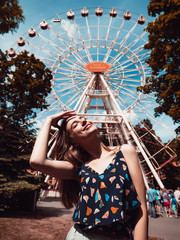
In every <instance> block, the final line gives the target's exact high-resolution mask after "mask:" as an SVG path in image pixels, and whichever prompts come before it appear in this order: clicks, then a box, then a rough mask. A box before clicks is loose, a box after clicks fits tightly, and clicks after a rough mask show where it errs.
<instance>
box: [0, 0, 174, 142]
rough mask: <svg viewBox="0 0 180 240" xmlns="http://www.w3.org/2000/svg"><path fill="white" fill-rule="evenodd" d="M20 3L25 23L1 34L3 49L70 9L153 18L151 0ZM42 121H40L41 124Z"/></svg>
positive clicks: (164, 135) (77, 0)
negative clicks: (117, 11) (98, 9)
mask: <svg viewBox="0 0 180 240" xmlns="http://www.w3.org/2000/svg"><path fill="white" fill-rule="evenodd" d="M19 4H20V5H21V6H22V9H23V14H24V16H25V21H24V23H21V24H20V26H19V29H18V30H17V32H15V33H13V34H11V33H8V34H4V35H1V36H0V49H2V50H3V51H6V50H9V48H10V47H12V46H13V45H14V44H15V43H16V40H17V39H18V38H19V36H22V35H23V34H24V33H25V32H27V31H28V30H29V29H30V28H31V27H32V26H35V25H37V24H39V23H40V22H41V21H42V20H43V19H48V18H50V17H52V16H54V15H56V14H60V13H62V12H67V11H69V10H70V9H82V8H84V7H87V8H90V7H95V8H96V7H98V6H100V7H101V8H102V9H103V7H108V8H112V7H115V8H118V9H123V10H129V11H130V12H135V13H138V14H139V15H140V14H142V15H143V16H144V17H145V18H146V20H147V19H149V20H150V19H151V18H150V17H149V16H148V14H147V6H148V4H149V0H124V1H123V0H111V1H109V0H53V1H52V0H30V1H29V0H20V1H19ZM151 20H152V19H151ZM166 122H167V124H168V125H169V126H171V128H172V129H175V126H174V125H173V123H172V120H171V119H168V120H166ZM40 125H41V122H40V121H39V126H40ZM159 135H161V136H162V138H164V141H166V140H168V139H167V136H166V135H167V134H166V133H165V131H164V129H159Z"/></svg>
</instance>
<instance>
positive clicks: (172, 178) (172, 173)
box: [160, 138, 180, 189]
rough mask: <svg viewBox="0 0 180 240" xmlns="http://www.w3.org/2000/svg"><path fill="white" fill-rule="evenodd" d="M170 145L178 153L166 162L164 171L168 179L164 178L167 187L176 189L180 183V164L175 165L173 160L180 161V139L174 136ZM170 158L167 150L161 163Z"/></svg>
mask: <svg viewBox="0 0 180 240" xmlns="http://www.w3.org/2000/svg"><path fill="white" fill-rule="evenodd" d="M169 147H170V148H171V149H172V150H173V151H174V152H175V153H176V155H177V156H176V157H175V158H174V159H173V160H172V161H171V162H169V163H168V164H166V166H165V167H164V168H163V172H164V174H165V175H166V179H165V180H164V185H165V186H166V188H169V189H170V188H172V189H176V188H177V187H178V186H179V185H180V180H179V179H180V166H179V167H175V166H173V164H172V162H173V161H179V159H180V140H179V139H178V138H174V139H173V140H172V141H171V142H170V143H169ZM169 159H170V157H169V155H168V154H167V152H164V154H163V157H162V159H161V161H160V163H161V164H162V163H164V162H166V161H168V160H169Z"/></svg>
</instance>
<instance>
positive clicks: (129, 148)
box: [120, 144, 135, 152]
mask: <svg viewBox="0 0 180 240" xmlns="http://www.w3.org/2000/svg"><path fill="white" fill-rule="evenodd" d="M120 150H121V151H123V152H135V147H134V146H132V145H130V144H123V145H121V147H120Z"/></svg>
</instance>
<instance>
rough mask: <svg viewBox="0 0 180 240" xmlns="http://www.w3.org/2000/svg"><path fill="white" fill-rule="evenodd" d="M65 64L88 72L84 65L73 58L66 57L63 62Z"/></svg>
mask: <svg viewBox="0 0 180 240" xmlns="http://www.w3.org/2000/svg"><path fill="white" fill-rule="evenodd" d="M62 63H63V64H64V65H66V66H68V67H69V68H74V69H75V70H78V71H80V70H81V71H84V72H86V69H85V68H84V65H80V64H79V63H77V62H75V61H73V60H72V59H68V58H65V59H64V61H63V62H62Z"/></svg>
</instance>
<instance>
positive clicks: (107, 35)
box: [105, 17, 112, 47]
mask: <svg viewBox="0 0 180 240" xmlns="http://www.w3.org/2000/svg"><path fill="white" fill-rule="evenodd" d="M111 24H112V17H110V21H109V26H108V28H107V33H106V38H105V47H106V44H107V40H108V37H109V31H110V28H111Z"/></svg>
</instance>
